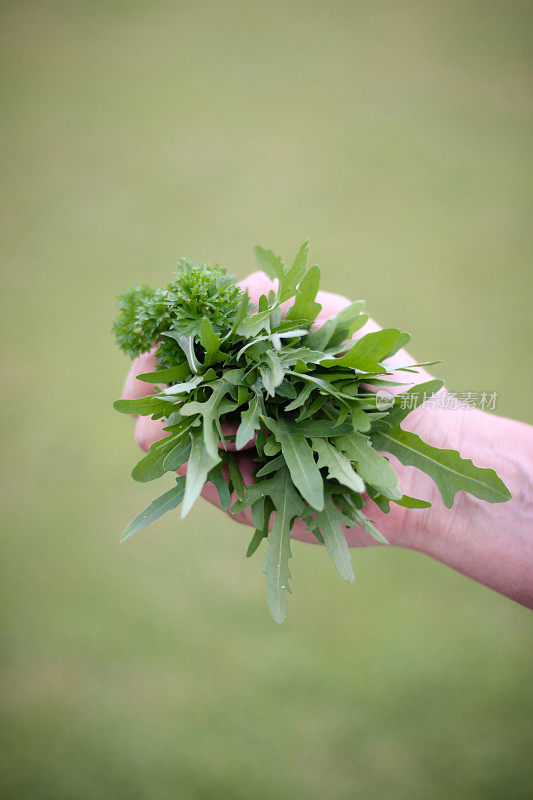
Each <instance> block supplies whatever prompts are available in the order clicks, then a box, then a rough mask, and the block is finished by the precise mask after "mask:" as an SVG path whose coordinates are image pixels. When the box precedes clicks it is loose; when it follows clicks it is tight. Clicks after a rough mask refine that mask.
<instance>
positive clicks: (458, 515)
mask: <svg viewBox="0 0 533 800" xmlns="http://www.w3.org/2000/svg"><path fill="white" fill-rule="evenodd" d="M241 286H243V287H244V288H246V289H247V290H248V293H249V295H250V297H251V299H252V301H253V302H255V303H257V301H258V299H259V297H260V295H261V294H267V293H268V291H269V290H270V289H272V288H274V286H275V284H274V283H273V282H272V281H270V280H269V279H268V278H267V276H266V275H265V274H264V273H263V272H254V273H252V274H251V275H249V276H248V277H247V278H245V279H244V280H243V281H241ZM317 301H318V302H319V303H321V304H322V311H321V312H320V314H319V317H318V318H317V322H316V323H315V325H321V324H323V323H324V321H325V320H326V319H328V318H329V317H331V316H333V315H334V314H336V313H337V312H338V311H339V310H340V309H341V308H344V307H345V306H346V305H348V304H349V302H350V301H349V300H347V299H346V298H345V297H342V296H341V295H338V294H332V293H330V292H319V293H318V296H317ZM287 305H290V301H289V303H288V304H287ZM379 327H380V326H379V325H377V323H375V322H374V321H373V320H369V321H368V323H367V324H366V326H365V327H364V329H362V330H361V331H359V332H358V333H357V334H356V336H362V335H363V334H365V333H369V332H370V331H373V330H379ZM156 363H157V362H156V359H155V357H154V355H153V353H145V354H144V355H141V356H139V358H137V359H135V361H134V362H133V364H132V368H131V370H130V373H129V375H128V377H127V379H126V383H125V386H124V393H123V395H124V397H126V398H137V397H142V396H143V395H147V394H151V393H152V392H153V386H152V385H151V384H147V383H143V382H142V381H139V380H137V379H136V376H137V375H139V374H141V373H143V372H151V371H153V370H154V369H155V367H156ZM388 363H389V364H390V365H391V366H392V367H394V366H396V367H398V366H404V365H408V364H412V363H414V359H412V358H411V356H409V354H408V353H406V351H405V350H400V351H399V352H398V353H397V354H396V355H395V356H394V357H393V358H392V359H390V360H389V362H388ZM406 375H409V373H397V375H396V376H395V377H396V378H397V379H398V380H402V381H404V382H405V381H406V380H409V378H406V377H405V376H406ZM430 377H431V376H430V375H428V373H427V372H426V371H425V370H423V369H420V370H419V373H418V376H417V377H416V383H421V382H425V381H426V380H429V379H430ZM405 388H408V387H399V388H398V387H396V388H391V391H402V390H405ZM441 391H442V392H444V391H445V390H444V389H443V390H441ZM442 405H443V404H439V403H436V405H435V407H428V406H427V405H426V406H423V407H421V408H418V409H416V410H415V411H413V412H412V413H411V414H409V415H408V416H407V417H406V419H405V420H404V422H403V423H402V426H403V427H404V428H405V429H406V430H410V431H413V432H415V433H417V434H419V435H420V436H421V437H422V439H424V440H425V441H427V442H428V443H429V444H431V445H433V446H435V447H444V448H452V449H454V450H459V452H460V453H461V455H462V456H463V458H471V459H472V461H473V462H474V464H476V465H477V466H480V467H492V468H493V469H495V470H496V472H497V473H498V475H499V476H500V477H501V478H502V480H503V481H504V483H505V484H506V485H507V487H508V488H509V489H510V491H511V493H512V498H511V499H510V500H509V501H507V502H506V503H498V504H489V503H486V502H483V501H481V500H477V499H476V498H475V497H472V496H471V495H469V494H466V493H465V492H459V493H458V494H457V496H456V500H455V504H454V506H453V508H452V509H447V508H446V507H445V506H444V504H443V503H442V500H441V497H440V494H439V492H438V490H437V488H436V486H435V484H434V483H433V481H432V480H431V479H430V478H429V477H428V476H426V475H425V474H424V473H421V472H419V471H418V470H416V469H414V468H412V467H404V466H403V465H402V464H400V463H399V462H398V461H397V460H396V459H395V458H394V457H393V456H390V460H391V463H392V464H393V466H394V468H395V469H396V471H397V472H398V475H399V480H400V487H401V489H402V491H403V493H404V494H407V495H411V496H413V497H419V498H422V499H425V500H429V501H430V502H431V503H432V507H431V508H429V509H405V508H401V507H400V506H396V505H394V504H392V503H391V513H390V514H384V513H382V512H381V511H380V510H379V509H378V508H377V507H376V506H375V505H374V504H373V503H369V505H368V507H367V509H366V512H365V513H367V515H368V516H370V518H371V519H372V520H374V522H375V523H376V525H377V527H378V528H379V529H380V530H381V531H382V532H383V533H384V535H385V536H386V537H387V539H388V540H389V542H390V544H391V545H393V546H396V547H405V548H407V549H411V550H415V551H418V552H421V553H425V554H426V555H429V556H431V557H432V558H435V559H437V560H438V561H441V562H442V563H443V564H446V565H447V566H449V567H451V568H453V569H455V570H457V571H458V572H461V573H463V574H464V575H467V576H468V577H470V578H472V579H473V580H475V581H478V582H479V583H482V584H484V585H485V586H488V587H490V588H491V589H494V590H495V591H497V592H500V593H501V594H503V595H506V596H507V597H509V598H511V599H513V600H516V601H517V602H519V603H521V604H523V605H524V606H527V607H529V608H533V426H531V425H527V424H526V423H523V422H518V421H516V420H512V419H507V418H505V417H498V416H495V415H494V414H489V413H487V412H484V411H481V410H480V409H476V408H460V409H455V410H451V409H449V408H443V407H442ZM439 406H440V407H439ZM164 425H165V423H164V422H163V421H161V420H152V419H150V418H148V417H137V418H136V427H135V437H136V440H137V442H138V444H139V445H140V447H142V448H143V449H144V450H149V448H150V446H151V444H152V443H153V442H155V441H156V440H157V439H161V438H162V437H163V436H165V435H166V434H165V433H164V431H163V427H164ZM223 432H224V433H225V434H226V433H232V432H234V430H233V431H232V430H231V429H230V428H229V427H226V429H224V430H223ZM220 446H221V447H222V443H220ZM228 448H232V449H233V446H232V445H231V444H230V445H228ZM253 448H254V442H253V441H251V442H249V443H248V445H247V446H246V448H245V449H243V450H241V451H240V452H239V454H238V458H239V462H240V469H241V473H242V475H243V478H244V480H245V483H252V482H253V477H252V476H253V471H254V462H253V454H254V449H253ZM202 495H203V496H204V497H205V499H206V500H208V501H209V502H211V503H213V504H214V505H216V506H219V503H218V495H217V493H216V491H215V489H214V487H213V486H212V484H206V486H205V487H204V490H203V492H202ZM235 499H236V498H235V497H234V498H232V502H233V501H234V500H235ZM219 507H220V506H219ZM227 513H229V514H230V516H231V517H232V518H233V519H235V520H236V521H238V522H241V523H243V524H245V525H252V520H251V515H250V510H249V509H247V510H246V511H243V512H241V513H239V514H231V513H230V512H227ZM344 533H345V536H346V540H347V542H348V544H349V546H350V547H367V546H370V545H375V544H376V543H375V542H374V540H373V539H371V538H370V536H368V534H366V533H365V532H364V531H362V530H360V529H354V528H350V529H345V531H344ZM292 536H293V538H294V539H299V540H301V541H305V542H313V543H316V539H315V538H314V537H313V535H312V534H309V533H308V532H307V531H306V529H305V525H304V524H303V522H302V521H301V520H296V522H295V525H294V528H293V531H292Z"/></svg>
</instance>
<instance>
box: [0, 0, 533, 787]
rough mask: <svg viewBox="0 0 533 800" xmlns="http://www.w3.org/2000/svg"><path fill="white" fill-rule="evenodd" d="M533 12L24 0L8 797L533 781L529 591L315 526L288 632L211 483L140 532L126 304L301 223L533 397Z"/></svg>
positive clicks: (10, 184) (474, 362) (242, 257)
mask: <svg viewBox="0 0 533 800" xmlns="http://www.w3.org/2000/svg"><path fill="white" fill-rule="evenodd" d="M531 11H532V6H531V4H528V3H521V2H489V3H481V2H465V1H464V0H462V1H461V2H451V0H443V2H428V1H427V0H420V2H401V3H399V2H368V3H367V2H355V3H354V2H306V3H303V2H289V3H287V2H278V0H271V2H269V3H258V2H255V3H250V2H237V1H235V2H229V1H228V0H218V1H217V2H212V3H207V2H203V1H202V0H199V2H194V3H193V2H187V3H185V2H161V0H155V1H154V2H150V3H144V2H135V1H134V0H132V1H131V2H126V0H123V1H122V2H119V1H118V0H117V2H111V0H107V2H104V1H103V0H92V2H76V0H70V2H63V3H62V2H53V1H52V0H41V2H35V3H28V2H24V0H22V1H18V2H9V3H3V4H2V18H3V19H2V38H3V43H2V54H3V55H2V57H3V69H2V99H3V103H2V105H3V126H2V127H3V138H4V143H3V148H2V173H3V187H4V204H3V206H4V213H3V222H2V239H3V263H4V267H5V269H4V275H3V279H2V280H3V292H2V299H3V311H2V319H1V323H2V329H3V337H2V338H3V345H4V347H3V365H2V372H3V396H4V407H5V411H4V415H3V423H2V425H3V435H4V442H5V444H4V453H3V458H2V467H3V508H4V526H3V530H4V534H3V545H2V550H3V561H4V577H3V581H2V600H3V603H2V606H3V675H2V696H3V716H4V726H3V728H4V735H5V740H4V743H3V746H2V756H3V759H4V760H5V764H4V767H3V771H2V784H3V787H2V788H3V797H4V798H6V800H7V799H8V798H9V799H11V798H17V799H20V798H35V797H39V798H40V800H70V799H71V798H72V799H75V800H79V799H80V798H81V800H93V798H94V800H103V799H107V798H112V799H113V800H121V799H122V798H124V800H134V799H136V798H138V799H139V800H145V799H146V800H148V799H149V800H167V799H168V800H171V799H172V800H173V799H174V798H180V800H181V799H184V800H187V799H188V798H195V800H196V799H197V798H198V799H200V798H206V799H207V798H209V799H210V798H217V800H220V799H221V798H231V799H232V800H240V799H241V798H242V799H243V800H244V799H245V798H246V799H248V798H252V797H253V798H261V799H262V798H268V799H270V798H289V797H291V798H306V800H323V798H331V799H332V800H341V799H344V798H352V797H361V798H365V800H374V798H375V800H383V798H388V797H391V798H392V797H394V798H395V799H396V800H403V799H404V798H406V799H407V798H409V800H411V798H416V797H431V798H433V800H440V799H441V798H442V800H444V799H445V798H446V800H447V799H448V798H454V800H461V798H465V800H466V798H468V800H477V798H502V797H505V798H506V799H507V800H513V799H514V798H525V797H526V796H530V794H529V792H528V785H529V791H530V790H531V782H532V779H533V770H532V765H531V754H530V749H529V748H530V744H531V741H530V736H529V735H530V725H531V721H532V706H533V691H532V684H531V660H530V659H531V633H532V627H531V618H530V616H529V614H528V612H526V611H525V610H524V609H522V608H520V607H519V606H517V605H515V604H513V603H512V602H510V601H508V600H506V599H504V598H502V597H499V596H497V595H496V594H494V593H492V592H490V591H489V590H487V589H485V588H483V587H481V586H477V585H475V584H474V583H472V582H470V581H468V580H467V579H465V578H463V577H461V576H459V575H457V574H454V573H452V572H451V571H449V570H448V569H446V568H445V567H443V566H441V565H439V564H437V563H432V562H431V561H430V560H429V559H427V558H424V557H422V556H418V555H416V554H414V553H409V552H395V551H394V550H390V551H387V550H382V549H380V550H369V551H366V552H365V551H359V552H356V553H354V555H353V560H354V562H355V566H356V570H357V576H358V580H357V582H356V584H355V586H352V587H350V586H347V585H344V584H343V583H342V581H340V579H338V577H337V575H336V574H335V572H334V570H333V568H332V566H331V564H330V563H329V561H328V559H326V557H325V556H324V554H323V553H322V552H320V550H319V548H306V547H305V546H302V545H298V544H296V545H295V546H294V548H293V552H294V556H295V557H294V558H293V562H292V566H291V568H292V570H293V574H294V582H293V588H294V592H295V596H294V598H293V599H292V600H291V603H290V608H289V618H288V621H287V623H286V624H285V625H284V626H283V627H281V628H278V627H277V626H276V625H274V623H273V622H272V621H271V620H270V618H269V616H268V611H267V606H266V598H265V587H264V580H263V576H262V575H261V573H260V572H259V559H258V558H257V557H256V559H255V560H253V561H251V562H246V561H245V560H244V557H243V553H244V549H245V546H246V541H247V533H246V532H245V531H244V530H243V529H242V528H240V527H237V526H236V525H235V524H232V523H231V521H230V520H229V519H227V518H225V517H223V516H222V515H220V514H217V513H216V512H215V511H214V510H213V509H212V508H211V507H208V506H207V505H201V506H199V507H198V508H197V509H196V510H195V512H194V513H193V514H191V515H190V517H189V518H188V519H187V520H186V521H185V522H183V523H181V522H179V521H178V517H177V515H169V516H168V518H163V519H162V520H161V521H159V522H158V523H157V525H156V526H154V528H153V529H150V530H149V532H147V533H146V534H143V535H140V536H139V537H138V538H135V539H133V540H131V541H130V542H129V543H128V544H127V545H123V546H119V541H118V540H119V535H120V532H121V530H122V528H123V527H124V525H125V523H126V522H128V521H129V520H130V519H131V518H132V517H133V516H134V515H135V514H136V513H137V511H138V510H139V509H140V508H142V507H143V504H145V503H146V502H148V501H149V500H150V499H151V498H152V497H153V496H154V493H155V492H156V489H155V487H154V486H151V485H148V486H144V487H143V486H142V485H137V484H134V482H133V481H132V480H131V478H130V477H129V470H130V468H131V466H132V465H133V463H134V462H135V460H136V459H137V456H138V453H137V449H136V446H135V444H134V442H133V437H132V426H131V424H130V423H129V421H128V420H126V419H124V418H123V417H119V415H118V414H116V413H114V412H113V411H112V408H111V402H112V400H113V399H114V398H115V397H117V396H118V394H119V393H120V389H121V385H122V380H123V376H124V373H125V371H126V369H127V364H126V362H125V360H124V359H123V358H122V357H121V355H120V354H119V353H118V351H117V350H116V349H115V348H114V346H113V342H112V340H111V337H110V335H109V328H110V325H111V322H112V319H113V315H114V297H115V296H116V295H117V294H118V292H119V291H121V290H122V289H123V288H124V287H125V286H127V285H129V284H130V283H133V282H136V281H139V280H141V279H148V280H151V281H152V282H153V283H154V284H156V285H157V284H158V283H160V282H163V281H166V280H167V278H168V276H169V272H170V271H171V269H172V267H173V264H174V263H175V261H176V260H177V258H178V257H179V256H181V255H188V256H191V257H194V258H197V259H205V260H213V261H214V260H218V261H220V262H221V263H224V264H225V265H228V266H231V267H232V268H233V269H234V271H235V272H237V273H238V274H239V275H240V276H243V275H244V274H245V273H246V272H247V271H249V270H250V269H251V268H253V261H252V258H251V253H252V245H253V244H255V243H256V242H259V243H262V244H265V245H267V246H271V247H273V248H274V249H276V250H277V251H279V252H281V253H283V254H284V255H286V256H287V257H289V256H290V255H291V254H292V253H293V252H295V250H296V248H297V247H298V245H299V244H300V243H301V241H303V240H304V239H305V238H307V237H309V238H310V239H311V245H312V256H313V259H314V260H316V261H317V262H318V263H320V265H321V266H322V268H323V273H324V274H325V279H324V281H325V285H327V287H328V288H329V289H331V290H333V291H339V292H343V293H345V294H347V295H349V296H350V297H352V299H355V298H358V297H365V298H367V300H368V307H369V309H370V312H371V313H372V314H373V316H375V317H376V318H377V319H378V320H380V321H381V322H383V323H385V324H388V325H398V326H399V327H403V328H404V329H407V330H410V331H412V332H413V334H414V337H413V338H414V343H413V347H412V351H413V352H414V354H415V355H416V356H417V357H419V358H420V359H422V360H425V359H427V358H435V357H437V358H442V359H443V361H444V364H443V366H442V367H439V368H438V370H437V373H438V374H439V375H441V376H443V377H446V379H447V381H448V385H449V387H450V388H451V389H455V390H458V391H464V390H471V391H484V390H487V391H499V392H500V400H499V405H498V411H499V412H500V413H502V414H506V415H509V416H516V417H518V418H521V419H524V420H527V421H529V422H531V421H533V419H532V416H531V390H532V388H533V387H532V385H531V378H530V370H529V369H528V364H529V363H530V346H529V342H528V339H529V340H530V339H531V332H532V331H531V301H530V297H528V294H529V295H530V293H531V288H532V278H531V251H532V242H531V228H530V220H531V212H532V206H533V202H532V196H531V185H530V182H529V181H528V179H527V172H528V168H529V169H531V161H532V159H531V147H530V138H531V132H532V131H531V128H532V116H533V115H532V102H531V94H530V78H531V58H530V56H528V53H530V47H531V37H530V35H529V32H530V31H531V23H532V16H533V15H532V13H531ZM528 738H529V741H528Z"/></svg>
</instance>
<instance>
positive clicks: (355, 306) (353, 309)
mask: <svg viewBox="0 0 533 800" xmlns="http://www.w3.org/2000/svg"><path fill="white" fill-rule="evenodd" d="M364 305H365V301H364V300H357V301H356V302H355V303H350V304H349V305H348V306H346V307H345V308H343V309H341V310H340V311H339V312H338V313H337V314H335V316H334V317H330V318H329V319H328V320H326V322H324V324H323V325H322V326H321V327H320V328H317V330H315V331H311V333H310V334H309V335H308V337H307V341H306V344H307V346H308V347H311V348H313V349H314V350H325V349H326V348H327V347H328V345H329V343H330V341H331V339H332V338H333V336H334V335H335V333H336V331H337V330H338V329H341V330H343V331H345V332H346V338H347V337H348V335H349V332H350V329H351V328H352V326H353V325H354V324H355V323H356V320H358V319H359V317H360V314H361V311H362V310H363V308H364ZM366 319H368V317H367V318H366ZM365 322H366V320H365ZM350 335H351V334H350Z"/></svg>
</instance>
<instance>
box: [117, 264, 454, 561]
mask: <svg viewBox="0 0 533 800" xmlns="http://www.w3.org/2000/svg"><path fill="white" fill-rule="evenodd" d="M240 285H241V286H242V287H243V288H246V289H247V290H248V294H249V295H250V298H251V300H252V302H254V303H256V304H257V302H258V300H259V297H260V296H261V295H262V294H268V292H269V291H270V290H271V289H273V288H274V287H275V283H274V281H271V280H269V278H268V277H267V276H266V275H265V273H264V272H254V273H252V274H251V275H249V276H248V277H247V278H245V279H244V280H243V281H241V283H240ZM317 301H318V302H319V303H320V304H321V305H322V310H321V312H320V314H319V315H318V317H317V320H316V322H315V324H314V325H313V327H314V328H316V327H320V326H321V325H323V324H324V322H325V321H326V320H327V319H329V317H332V316H334V315H335V314H337V313H338V312H339V311H340V310H341V309H342V308H345V307H346V306H347V305H349V304H350V301H349V300H348V299H347V298H346V297H343V296H342V295H338V294H332V293H331V292H319V293H318V296H317ZM291 303H292V301H291V300H289V301H288V302H287V303H284V305H283V310H284V312H285V313H286V312H287V310H288V308H289V306H290V305H291ZM379 329H380V326H379V325H378V324H377V323H376V322H374V321H373V320H369V321H368V322H367V324H366V325H365V327H364V329H363V330H362V331H359V332H358V334H357V336H362V335H364V334H366V333H370V332H371V331H376V330H379ZM413 361H414V360H413V358H411V356H409V354H408V353H407V352H406V351H405V350H400V351H399V352H398V353H396V354H395V355H394V356H393V357H392V358H391V359H390V360H389V362H388V363H389V364H390V365H391V366H407V365H409V364H412V363H413ZM155 367H156V360H155V356H154V352H153V351H152V352H151V353H146V354H144V355H142V356H140V357H139V358H137V359H136V360H135V361H134V362H133V365H132V368H131V370H130V373H129V375H128V378H127V380H126V385H125V387H124V397H126V398H136V397H142V396H143V395H147V394H151V393H152V392H153V386H152V385H151V384H147V383H144V382H142V381H138V380H137V379H136V376H137V375H139V374H141V373H142V372H150V371H153V370H154V369H155ZM406 375H409V373H398V374H397V375H396V376H395V378H396V379H397V380H400V381H406V380H408V378H406V377H405V376H406ZM417 377H418V382H422V381H427V380H430V378H431V376H430V375H429V374H428V373H427V372H426V371H425V370H423V369H420V372H419V375H418V376H417ZM405 388H407V387H403V386H402V387H391V389H392V390H393V391H394V390H396V391H402V390H404V389H405ZM436 416H438V415H436V413H435V409H426V408H420V409H417V410H416V411H414V412H412V414H411V415H410V416H409V417H408V420H409V422H410V426H409V425H407V426H406V427H408V428H409V429H410V430H413V431H416V432H417V433H419V434H420V435H421V436H422V438H427V437H428V436H429V438H430V439H431V438H432V436H431V434H433V439H435V441H436V442H437V443H439V442H440V441H442V440H443V439H445V438H446V436H447V433H448V432H447V430H446V429H445V428H446V427H447V426H449V425H451V424H453V422H454V419H453V416H454V415H453V414H450V413H448V414H444V415H440V416H438V420H437V419H436ZM164 425H165V423H164V421H163V420H152V419H150V418H149V417H138V418H137V422H136V430H135V435H136V439H137V442H138V443H139V445H140V446H141V447H142V448H143V449H144V450H149V449H150V446H151V444H152V443H153V442H154V441H156V440H157V439H161V438H162V437H163V436H165V433H164V431H163V428H164ZM435 425H437V426H438V430H435ZM223 433H224V434H228V433H235V428H233V429H232V428H231V426H230V425H226V426H225V427H224V426H223ZM220 446H222V443H220ZM253 446H254V442H253V441H251V442H249V443H248V445H247V447H246V448H245V449H244V450H241V451H239V453H238V454H237V457H238V459H239V467H240V470H241V474H242V476H243V479H244V482H245V483H246V484H250V483H253V474H254V467H255V464H254V461H253V455H254V450H253ZM228 448H229V449H234V446H233V445H231V444H229V445H228ZM390 459H391V461H392V462H393V466H394V468H395V469H396V471H397V473H398V475H399V479H400V487H401V488H402V490H403V492H404V494H408V495H411V496H415V497H421V498H423V499H425V498H426V497H427V498H428V499H430V500H435V501H436V502H437V503H439V504H440V505H441V506H442V503H440V496H439V495H438V492H436V490H435V487H434V484H433V483H432V482H431V481H430V480H429V479H428V478H427V476H425V475H424V474H423V473H420V472H418V470H415V469H412V468H410V467H404V466H403V465H402V464H400V462H399V461H397V460H396V459H395V458H394V457H393V456H390ZM184 471H186V470H184ZM202 495H203V497H205V498H206V499H207V500H209V502H211V503H213V504H214V505H216V506H219V507H220V503H219V500H218V494H217V492H216V490H215V488H214V486H213V485H212V484H206V486H205V487H204V489H203V491H202ZM234 499H236V498H233V500H234ZM227 513H228V514H229V515H230V516H232V517H233V519H235V520H237V521H238V522H242V523H244V524H247V525H252V519H251V512H250V509H246V511H243V512H241V513H239V514H231V512H230V511H228V512H227ZM365 513H367V514H370V518H371V519H373V521H374V522H375V523H376V524H377V526H378V528H379V530H381V531H382V532H383V533H384V535H385V536H386V537H387V538H388V539H389V541H391V543H394V544H398V545H408V543H409V542H410V540H411V538H412V536H413V532H414V531H416V530H417V529H418V527H419V525H420V522H421V520H422V521H423V519H424V515H425V514H427V511H426V510H420V509H404V508H402V507H400V506H396V505H395V504H391V511H390V513H389V514H384V513H382V512H381V511H380V510H379V509H378V508H377V506H375V505H374V504H371V508H370V509H367V510H366V512H365ZM344 533H345V536H346V539H347V541H348V544H349V545H350V546H351V547H355V546H369V545H375V544H376V542H375V541H374V539H372V538H371V537H370V536H369V535H368V534H367V533H365V532H364V531H363V530H361V529H355V528H349V529H344ZM292 536H293V538H296V539H299V540H302V541H308V542H312V543H316V541H317V540H316V539H315V537H314V536H313V535H312V534H310V533H308V532H307V531H306V528H305V524H304V523H303V522H302V521H301V520H296V522H295V524H294V528H293V530H292Z"/></svg>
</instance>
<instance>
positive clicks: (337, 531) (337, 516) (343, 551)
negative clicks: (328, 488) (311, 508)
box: [306, 492, 355, 583]
mask: <svg viewBox="0 0 533 800" xmlns="http://www.w3.org/2000/svg"><path fill="white" fill-rule="evenodd" d="M306 522H307V527H308V529H309V530H310V531H311V532H313V531H314V530H316V528H320V530H321V531H322V536H323V537H324V544H325V545H326V550H327V552H328V554H329V556H330V558H331V560H332V561H333V563H334V564H335V567H336V568H337V572H338V573H339V575H340V576H341V578H344V580H345V581H348V582H349V583H353V582H354V581H355V575H354V573H353V568H352V560H351V557H350V551H349V548H348V545H347V543H346V539H345V538H344V533H343V531H342V525H343V524H346V523H348V524H349V523H350V520H349V519H347V518H346V517H345V516H344V514H343V513H342V512H341V511H340V510H339V509H338V508H337V506H336V505H335V503H334V502H333V499H332V496H331V494H330V492H326V496H325V498H324V508H323V510H322V511H319V512H317V513H316V515H315V519H314V520H313V519H311V517H310V516H308V517H307V518H306Z"/></svg>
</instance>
